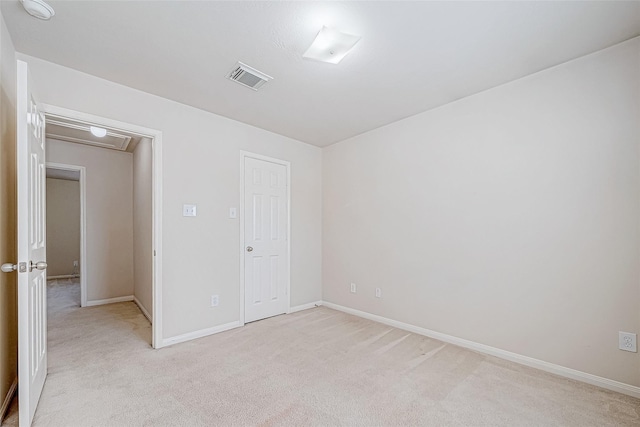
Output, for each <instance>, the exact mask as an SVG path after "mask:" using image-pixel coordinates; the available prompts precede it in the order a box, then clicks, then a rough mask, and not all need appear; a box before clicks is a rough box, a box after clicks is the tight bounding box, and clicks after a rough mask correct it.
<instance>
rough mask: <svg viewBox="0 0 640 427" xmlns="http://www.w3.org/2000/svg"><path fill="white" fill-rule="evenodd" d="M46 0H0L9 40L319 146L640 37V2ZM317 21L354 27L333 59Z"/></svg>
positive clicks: (53, 58) (65, 62) (34, 51)
mask: <svg viewBox="0 0 640 427" xmlns="http://www.w3.org/2000/svg"><path fill="white" fill-rule="evenodd" d="M49 3H50V4H51V5H52V6H53V7H54V8H55V10H56V16H55V17H54V18H53V19H52V20H51V21H47V22H45V21H39V20H36V19H34V18H31V17H29V16H28V15H27V14H26V13H25V12H24V10H23V9H22V7H21V6H20V5H19V3H18V2H17V1H16V0H9V1H4V0H3V1H0V7H1V8H2V13H3V15H4V17H5V21H6V22H7V26H8V28H9V31H10V34H11V36H12V38H13V42H14V44H15V46H16V49H17V50H18V51H20V52H23V53H25V54H28V55H32V56H36V57H40V58H43V59H45V60H49V61H52V62H55V63H58V64H61V65H65V66H68V67H71V68H75V69H78V70H81V71H84V72H87V73H90V74H93V75H96V76H99V77H102V78H105V79H109V80H112V81H115V82H119V83H122V84H124V85H127V86H131V87H134V88H137V89H141V90H143V91H146V92H150V93H153V94H156V95H160V96H163V97H166V98H169V99H173V100H176V101H179V102H182V103H185V104H188V105H192V106H194V107H198V108H201V109H204V110H207V111H210V112H213V113H216V114H220V115H223V116H226V117H230V118H232V119H236V120H239V121H241V122H245V123H249V124H252V125H255V126H258V127H260V128H263V129H267V130H270V131H273V132H276V133H279V134H282V135H286V136H289V137H292V138H295V139H298V140H301V141H305V142H308V143H311V144H315V145H318V146H325V145H329V144H331V143H334V142H337V141H340V140H343V139H345V138H348V137H351V136H354V135H357V134H359V133H362V132H365V131H367V130H370V129H373V128H376V127H379V126H382V125H385V124H388V123H391V122H393V121H396V120H398V119H401V118H404V117H408V116H411V115H414V114H417V113H419V112H422V111H425V110H428V109H431V108H434V107H437V106H440V105H443V104H445V103H448V102H451V101H453V100H456V99H459V98H462V97H465V96H468V95H471V94H474V93H477V92H479V91H482V90H485V89H488V88H490V87H494V86H497V85H500V84H503V83H506V82H508V81H511V80H514V79H517V78H519V77H523V76H525V75H528V74H531V73H534V72H536V71H539V70H543V69H545V68H548V67H551V66H553V65H556V64H559V63H562V62H565V61H568V60H570V59H573V58H576V57H579V56H582V55H585V54H588V53H591V52H594V51H596V50H599V49H602V48H605V47H608V46H611V45H613V44H616V43H619V42H622V41H624V40H627V39H629V38H632V37H635V36H638V35H640V2H616V1H603V2H581V1H568V2H562V1H549V2H545V1H534V2H526V1H518V2H399V1H390V2H280V1H278V2H275V1H273V2H241V1H231V2H213V1H120V2H116V1H95V0H94V1H50V2H49ZM323 25H327V26H334V27H336V28H337V29H339V30H341V31H344V32H347V33H351V34H357V35H361V36H362V40H361V41H360V42H359V43H358V45H357V46H356V48H355V49H354V51H353V52H352V53H351V54H349V55H348V56H347V57H346V58H345V59H344V60H343V61H342V63H340V64H339V65H332V64H325V63H320V62H315V61H310V60H305V59H303V58H302V54H303V53H304V51H305V50H306V49H307V48H308V47H309V45H310V44H311V42H312V41H313V39H314V37H315V35H316V34H317V32H318V31H319V30H320V28H321V27H322V26H323ZM237 61H242V62H244V63H246V64H248V65H250V66H252V67H254V68H257V69H258V70H260V71H262V72H264V73H266V74H268V75H270V76H273V77H274V80H273V81H271V82H269V83H267V84H266V85H265V86H264V87H263V88H261V89H260V90H259V91H258V92H254V91H252V90H250V89H247V88H245V87H242V86H241V85H238V84H235V83H233V82H231V81H229V80H226V79H225V75H226V74H227V73H228V72H229V71H230V70H231V68H232V67H233V66H234V64H236V62H237Z"/></svg>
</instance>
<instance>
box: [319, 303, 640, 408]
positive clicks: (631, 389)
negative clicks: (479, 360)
mask: <svg viewBox="0 0 640 427" xmlns="http://www.w3.org/2000/svg"><path fill="white" fill-rule="evenodd" d="M322 305H324V306H325V307H328V308H331V309H334V310H338V311H342V312H344V313H348V314H353V315H354V316H358V317H362V318H365V319H369V320H373V321H374V322H379V323H383V324H385V325H389V326H393V327H394V328H398V329H403V330H405V331H409V332H413V333H416V334H419V335H424V336H427V337H429V338H434V339H437V340H440V341H443V342H446V343H450V344H454V345H457V346H459V347H464V348H468V349H469V350H473V351H477V352H479V353H484V354H488V355H491V356H495V357H499V358H500V359H505V360H509V361H511V362H516V363H519V364H521V365H526V366H530V367H532V368H537V369H540V370H542V371H546V372H550V373H552V374H556V375H559V376H561V377H566V378H571V379H573V380H577V381H582V382H585V383H587V384H591V385H595V386H598V387H602V388H606V389H607V390H612V391H616V392H618V393H622V394H626V395H629V396H633V397H637V398H640V387H636V386H633V385H631V384H625V383H621V382H619V381H614V380H610V379H608V378H603V377H599V376H597V375H592V374H588V373H586V372H582V371H577V370H575V369H571V368H566V367H564V366H560V365H556V364H553V363H549V362H545V361H543V360H538V359H534V358H532V357H528V356H523V355H521V354H517V353H512V352H510V351H506V350H501V349H499V348H495V347H491V346H488V345H484V344H480V343H477V342H474V341H469V340H465V339H462V338H458V337H454V336H452V335H447V334H443V333H441V332H436V331H432V330H430V329H425V328H421V327H419V326H414V325H410V324H408V323H403V322H399V321H397V320H392V319H388V318H386V317H382V316H378V315H375V314H371V313H367V312H365V311H360V310H355V309H353V308H349V307H344V306H341V305H338V304H334V303H331V302H327V301H322Z"/></svg>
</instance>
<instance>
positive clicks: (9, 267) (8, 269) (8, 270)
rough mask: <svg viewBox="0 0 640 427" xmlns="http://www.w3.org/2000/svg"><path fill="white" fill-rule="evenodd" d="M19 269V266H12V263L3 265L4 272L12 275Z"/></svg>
mask: <svg viewBox="0 0 640 427" xmlns="http://www.w3.org/2000/svg"><path fill="white" fill-rule="evenodd" d="M17 269H18V265H17V264H11V263H10V262H8V263H6V264H2V272H3V273H11V272H12V271H16V270H17Z"/></svg>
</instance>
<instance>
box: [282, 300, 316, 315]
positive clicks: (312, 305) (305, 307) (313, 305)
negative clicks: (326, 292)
mask: <svg viewBox="0 0 640 427" xmlns="http://www.w3.org/2000/svg"><path fill="white" fill-rule="evenodd" d="M321 305H322V301H315V302H310V303H308V304H302V305H296V306H295V307H291V308H289V314H291V313H295V312H297V311H302V310H308V309H310V308H316V307H318V306H321Z"/></svg>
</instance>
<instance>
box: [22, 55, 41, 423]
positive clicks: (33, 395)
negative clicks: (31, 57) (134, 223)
mask: <svg viewBox="0 0 640 427" xmlns="http://www.w3.org/2000/svg"><path fill="white" fill-rule="evenodd" d="M32 91H33V84H32V82H31V77H30V76H29V71H28V69H27V64H26V63H25V62H22V61H18V99H17V101H18V102H17V117H18V123H17V139H18V166H17V169H18V262H19V264H18V379H19V380H18V381H19V382H18V392H19V394H18V402H19V407H20V410H19V422H20V425H21V426H30V425H31V421H32V420H33V415H34V414H35V412H36V407H37V405H38V401H39V399H40V394H41V393H42V388H43V387H44V381H45V379H46V377H47V280H46V276H45V269H46V268H47V263H46V262H45V260H46V230H45V224H46V221H45V218H46V212H45V209H46V206H45V194H46V193H45V167H44V165H45V158H44V115H43V114H42V113H41V112H40V111H39V110H38V107H37V105H36V102H35V99H34V97H33V95H32Z"/></svg>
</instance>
